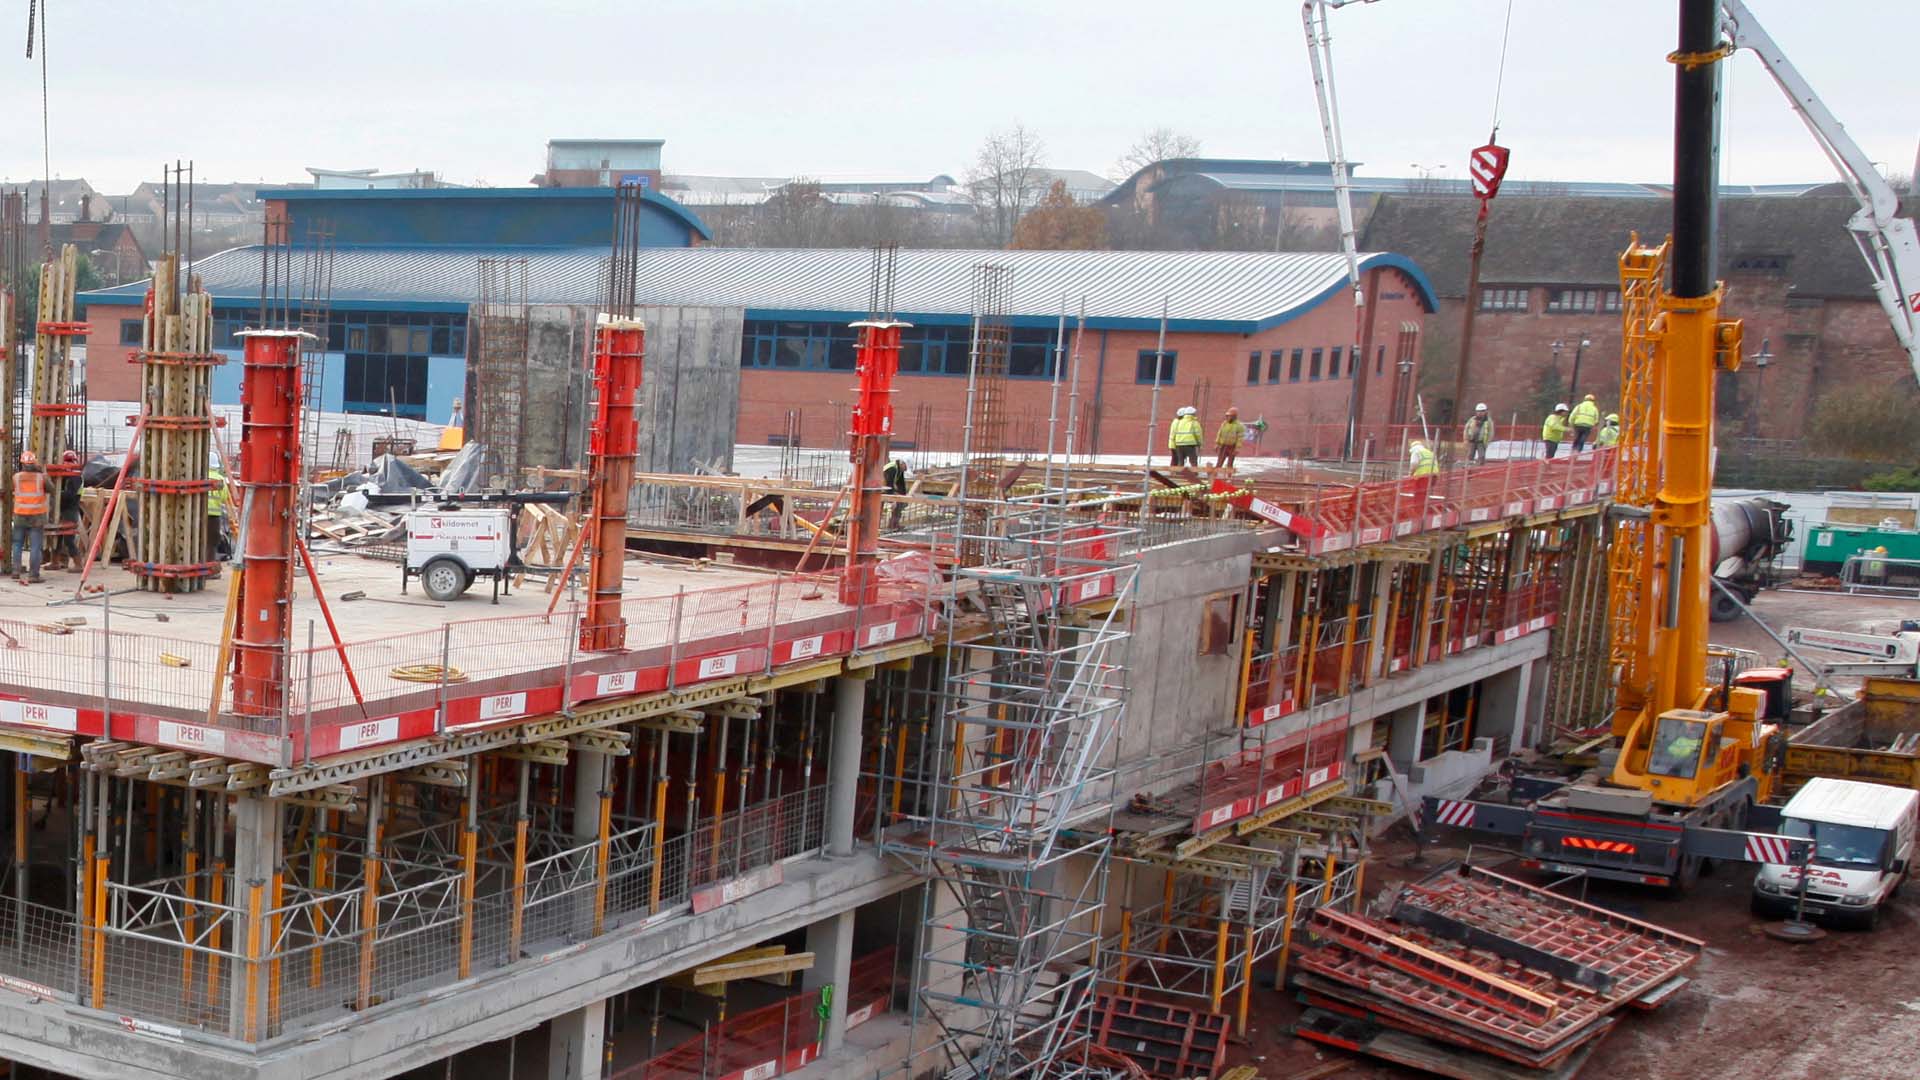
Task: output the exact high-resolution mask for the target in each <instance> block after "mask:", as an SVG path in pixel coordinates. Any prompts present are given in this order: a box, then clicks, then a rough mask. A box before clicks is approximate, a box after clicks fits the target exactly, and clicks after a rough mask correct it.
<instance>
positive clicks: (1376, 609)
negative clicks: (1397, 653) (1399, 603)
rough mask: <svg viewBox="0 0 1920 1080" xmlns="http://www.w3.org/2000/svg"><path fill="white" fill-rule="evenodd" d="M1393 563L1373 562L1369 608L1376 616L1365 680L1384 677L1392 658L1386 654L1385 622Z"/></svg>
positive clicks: (1391, 588) (1391, 595)
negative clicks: (1371, 605) (1371, 593)
mask: <svg viewBox="0 0 1920 1080" xmlns="http://www.w3.org/2000/svg"><path fill="white" fill-rule="evenodd" d="M1393 568H1394V564H1393V563H1388V562H1377V563H1374V564H1373V598H1372V600H1371V603H1372V604H1373V607H1372V608H1370V609H1369V610H1371V611H1372V612H1373V613H1374V615H1375V616H1376V617H1375V619H1374V621H1373V649H1372V653H1371V654H1370V657H1369V663H1368V665H1367V666H1368V668H1369V669H1370V670H1369V671H1368V672H1367V681H1368V682H1373V681H1375V680H1377V679H1381V678H1384V677H1385V676H1386V674H1387V665H1388V664H1390V663H1392V662H1393V658H1392V657H1390V656H1388V655H1387V649H1386V644H1387V624H1388V623H1389V622H1391V621H1392V613H1391V612H1389V611H1388V610H1387V601H1389V600H1391V599H1393Z"/></svg>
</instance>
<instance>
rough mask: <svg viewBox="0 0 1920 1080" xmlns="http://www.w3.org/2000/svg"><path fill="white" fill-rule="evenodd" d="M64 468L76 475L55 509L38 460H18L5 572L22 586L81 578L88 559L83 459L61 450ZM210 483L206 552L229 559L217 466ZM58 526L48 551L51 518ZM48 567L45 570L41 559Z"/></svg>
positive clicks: (28, 456)
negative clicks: (48, 573) (47, 574)
mask: <svg viewBox="0 0 1920 1080" xmlns="http://www.w3.org/2000/svg"><path fill="white" fill-rule="evenodd" d="M60 464H61V465H62V466H63V467H64V469H63V471H67V472H69V473H70V474H73V475H72V482H71V483H67V484H62V485H60V505H59V506H57V507H56V506H54V505H52V499H51V498H50V497H49V494H48V490H47V470H46V467H45V466H44V465H42V464H40V457H39V455H37V454H35V453H34V452H33V451H31V450H27V451H24V452H22V453H21V455H20V464H19V466H18V467H17V468H16V469H14V472H13V492H12V494H13V502H12V508H13V531H12V536H11V537H10V539H11V544H10V546H9V547H8V556H9V558H8V562H7V568H6V573H9V574H12V575H13V577H14V580H15V581H17V582H19V583H20V584H22V585H36V584H39V583H40V582H41V581H43V580H45V579H44V578H42V577H41V576H40V571H41V570H42V569H43V568H44V569H47V570H61V569H64V570H66V572H67V573H69V574H77V573H79V572H80V570H81V564H82V563H83V562H84V561H85V559H86V556H85V555H83V554H82V553H81V551H80V488H81V484H80V477H79V476H78V475H77V474H78V471H79V466H80V455H79V454H78V453H76V452H74V451H72V450H66V451H62V452H61V454H60ZM207 479H208V480H210V481H212V487H211V488H210V489H209V490H208V491H207V551H208V552H209V555H210V557H213V558H226V557H227V556H228V554H229V551H228V544H227V530H226V521H227V478H226V475H225V474H224V473H222V472H221V471H220V469H219V468H218V467H217V466H216V467H212V468H209V469H208V470H207ZM50 518H51V519H52V520H53V521H55V522H57V524H58V525H59V528H57V529H55V530H54V536H53V550H52V551H47V550H46V543H47V526H48V522H49V519H50ZM43 556H44V557H45V559H46V562H45V565H44V567H43V566H42V562H41V560H42V557H43Z"/></svg>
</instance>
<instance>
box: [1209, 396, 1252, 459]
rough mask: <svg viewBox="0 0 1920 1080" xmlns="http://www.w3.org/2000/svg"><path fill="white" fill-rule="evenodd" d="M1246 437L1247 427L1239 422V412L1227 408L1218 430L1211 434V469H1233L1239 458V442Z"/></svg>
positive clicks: (1230, 407)
mask: <svg viewBox="0 0 1920 1080" xmlns="http://www.w3.org/2000/svg"><path fill="white" fill-rule="evenodd" d="M1246 437H1247V425H1245V424H1243V423H1241V422H1240V410H1239V409H1236V408H1233V407H1232V406H1228V407H1227V415H1226V417H1225V418H1224V419H1222V420H1221V421H1220V430H1218V431H1216V432H1214V433H1213V467H1214V468H1216V469H1218V468H1222V467H1224V468H1229V469H1231V468H1233V465H1234V462H1236V461H1238V460H1239V458H1240V440H1242V439H1244V438H1246Z"/></svg>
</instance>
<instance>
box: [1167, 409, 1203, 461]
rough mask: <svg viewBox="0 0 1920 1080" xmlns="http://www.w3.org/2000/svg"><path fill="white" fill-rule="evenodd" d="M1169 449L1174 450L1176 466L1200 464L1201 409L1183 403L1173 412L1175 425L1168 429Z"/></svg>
mask: <svg viewBox="0 0 1920 1080" xmlns="http://www.w3.org/2000/svg"><path fill="white" fill-rule="evenodd" d="M1167 449H1169V450H1171V451H1173V465H1174V468H1176V469H1177V468H1179V467H1180V466H1182V465H1187V466H1191V467H1194V468H1198V467H1199V466H1200V410H1198V409H1196V408H1194V407H1193V406H1191V405H1182V406H1181V407H1180V410H1179V411H1178V412H1176V413H1174V414H1173V425H1172V426H1171V427H1169V428H1168V429H1167Z"/></svg>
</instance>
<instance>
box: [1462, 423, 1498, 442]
mask: <svg viewBox="0 0 1920 1080" xmlns="http://www.w3.org/2000/svg"><path fill="white" fill-rule="evenodd" d="M1465 436H1466V440H1467V441H1468V442H1470V443H1479V444H1480V445H1481V446H1485V445H1486V444H1488V443H1490V442H1492V441H1493V421H1492V420H1491V419H1490V418H1488V417H1485V416H1470V417H1468V418H1467V426H1466V430H1465Z"/></svg>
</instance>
